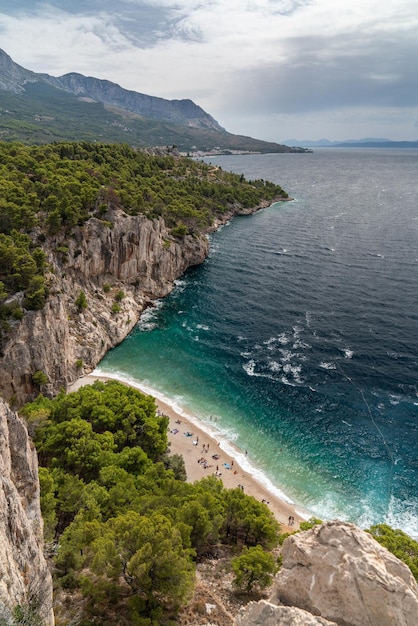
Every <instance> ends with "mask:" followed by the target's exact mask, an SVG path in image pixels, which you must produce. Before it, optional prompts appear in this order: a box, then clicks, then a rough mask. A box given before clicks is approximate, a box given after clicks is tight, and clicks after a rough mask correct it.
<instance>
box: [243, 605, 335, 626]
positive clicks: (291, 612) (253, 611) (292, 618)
mask: <svg viewBox="0 0 418 626" xmlns="http://www.w3.org/2000/svg"><path fill="white" fill-rule="evenodd" d="M236 625H237V626H337V625H336V623H335V622H330V621H328V620H327V619H324V618H323V617H317V616H315V615H312V614H311V613H307V612H306V611H303V610H302V609H297V608H295V607H294V606H277V605H274V604H272V603H271V602H266V601H265V600H261V601H260V602H250V604H248V605H247V606H246V608H245V609H244V610H242V612H241V613H240V615H238V617H237V620H236Z"/></svg>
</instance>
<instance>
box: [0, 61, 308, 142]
mask: <svg viewBox="0 0 418 626" xmlns="http://www.w3.org/2000/svg"><path fill="white" fill-rule="evenodd" d="M0 139H1V140H3V141H23V142H25V143H46V142H51V141H61V140H78V141H80V140H87V141H94V140H96V141H102V142H124V143H130V144H132V145H137V146H138V147H142V146H150V145H176V146H177V147H178V149H179V150H181V151H203V152H206V151H215V152H216V151H219V152H225V151H248V152H303V151H304V150H303V149H297V148H292V147H289V146H285V145H281V144H277V143H273V142H266V141H261V140H258V139H253V138H251V137H244V136H241V135H233V134H231V133H228V132H227V131H226V130H225V129H224V128H222V127H221V126H220V125H219V124H218V122H217V121H216V120H215V119H214V118H213V117H212V116H211V115H209V114H208V113H206V112H205V111H204V110H203V109H202V108H201V107H199V106H198V105H196V104H195V103H194V102H192V100H165V99H164V98H157V97H154V96H148V95H145V94H142V93H137V92H135V91H129V90H127V89H123V88H122V87H120V86H119V85H117V84H116V83H112V82H110V81H108V80H100V79H98V78H93V77H86V76H83V75H82V74H76V73H70V74H65V75H64V76H60V77H54V76H50V75H48V74H39V73H36V72H32V71H30V70H27V69H25V68H23V67H21V66H20V65H18V64H17V63H15V62H14V61H13V60H12V59H11V57H10V56H9V55H8V54H6V52H4V51H3V50H1V49H0Z"/></svg>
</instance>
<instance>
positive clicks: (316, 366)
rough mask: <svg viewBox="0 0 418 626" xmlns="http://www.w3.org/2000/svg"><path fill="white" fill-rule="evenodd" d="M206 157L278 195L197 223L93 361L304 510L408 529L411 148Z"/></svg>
mask: <svg viewBox="0 0 418 626" xmlns="http://www.w3.org/2000/svg"><path fill="white" fill-rule="evenodd" d="M210 161H211V162H212V163H214V164H217V165H219V166H221V167H222V168H223V169H225V170H233V171H235V172H237V173H239V174H240V173H243V174H244V175H245V176H246V178H248V179H256V178H263V179H268V180H272V181H274V182H276V183H279V184H280V185H281V186H282V187H283V188H284V189H286V191H287V192H288V193H289V194H290V195H291V196H292V197H293V198H294V201H292V202H288V203H278V204H274V205H272V206H271V207H270V208H268V209H265V210H263V211H260V212H258V213H257V214H255V215H253V216H249V217H239V218H235V219H234V220H232V221H231V222H230V223H229V224H228V225H226V226H224V227H223V228H221V229H220V230H219V231H218V232H216V233H214V234H213V235H211V252H210V255H209V258H208V259H207V260H206V261H205V263H203V264H202V265H201V266H200V267H197V268H194V269H192V270H189V271H188V272H187V273H186V275H185V276H184V277H183V278H182V279H181V280H180V281H178V284H177V287H176V289H175V290H174V292H173V293H172V294H171V295H170V296H168V297H167V298H165V299H164V300H162V301H161V302H159V303H158V306H157V307H156V308H155V309H152V310H149V311H147V313H146V314H145V315H144V316H143V318H142V319H141V321H140V323H139V325H138V327H137V328H136V329H135V331H134V332H133V333H132V334H131V335H130V336H129V337H128V338H127V339H126V340H125V341H124V342H123V343H122V344H121V345H120V346H118V347H117V348H115V349H114V350H112V351H111V352H110V353H109V354H108V355H107V356H106V357H105V359H104V360H103V361H102V362H101V363H100V366H99V368H98V370H97V371H98V372H100V373H108V374H112V375H117V376H120V377H124V378H125V379H128V380H130V381H136V382H137V383H139V384H142V385H143V386H145V387H147V388H148V389H150V390H152V391H153V393H155V394H157V395H159V396H164V397H165V399H166V400H169V401H170V402H172V403H173V404H175V405H176V406H177V408H178V409H180V410H181V409H182V408H183V409H185V410H187V411H189V412H192V413H194V414H195V415H196V416H197V417H198V418H199V419H200V420H202V421H203V423H204V424H206V426H207V427H208V428H211V429H212V430H215V431H216V433H217V436H219V437H223V439H224V440H225V441H229V442H232V443H233V444H234V445H235V446H237V447H238V448H239V449H240V450H241V451H244V450H247V451H248V456H247V457H245V459H246V460H247V462H248V463H251V464H252V466H253V467H254V468H257V471H258V472H259V473H260V475H261V476H262V477H264V479H265V480H270V481H272V483H273V484H275V485H277V486H278V487H280V488H281V489H282V491H283V492H284V493H285V494H286V495H287V496H288V497H289V498H290V499H291V500H292V501H294V502H295V503H296V504H299V505H300V506H301V507H304V508H305V509H306V510H308V511H309V512H310V513H313V514H315V515H317V516H319V517H321V518H324V519H332V518H336V517H338V518H342V519H348V520H351V521H354V522H356V523H357V524H359V525H360V526H363V527H367V526H369V525H371V524H373V523H380V522H387V523H389V524H391V525H392V526H394V527H396V528H402V529H403V530H405V531H406V532H408V533H410V534H411V535H413V536H418V495H417V485H418V437H417V434H418V390H417V371H418V368H417V365H418V332H417V330H418V325H417V321H418V312H417V311H418V308H417V269H418V205H417V202H416V190H417V186H416V181H417V179H418V178H417V174H418V150H392V149H386V150H384V149H380V150H377V149H376V150H369V149H362V150H357V149H318V150H316V151H315V152H314V153H313V154H271V155H240V156H220V157H216V158H213V157H212V158H211V159H210Z"/></svg>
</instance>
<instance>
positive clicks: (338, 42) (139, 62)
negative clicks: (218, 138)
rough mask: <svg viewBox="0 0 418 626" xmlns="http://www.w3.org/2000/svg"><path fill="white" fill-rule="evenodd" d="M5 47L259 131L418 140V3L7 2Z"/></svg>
mask: <svg viewBox="0 0 418 626" xmlns="http://www.w3.org/2000/svg"><path fill="white" fill-rule="evenodd" d="M0 47H1V48H3V50H5V52H7V53H8V54H9V55H10V56H11V57H12V58H13V60H14V61H16V62H17V63H19V64H20V65H22V66H23V67H25V68H27V69H30V70H33V71H35V72H45V73H48V74H52V75H54V76H60V75H62V74H65V73H67V72H80V73H81V74H85V75H87V76H95V77H97V78H105V79H108V80H111V81H113V82H116V83H118V84H119V85H121V86H122V87H124V88H126V89H132V90H135V91H138V92H141V93H145V94H149V95H152V96H160V97H163V98H168V99H180V98H191V99H192V100H193V101H194V102H196V104H199V105H200V106H201V107H202V108H203V109H205V111H207V112H208V113H210V114H211V115H212V116H213V117H214V118H215V119H216V120H217V121H218V122H219V123H220V124H221V126H223V127H224V128H226V129H227V130H228V131H230V132H233V133H236V134H243V135H250V136H252V137H256V138H258V139H265V140H270V141H284V140H286V139H290V138H296V139H319V138H322V137H326V138H328V139H331V140H343V139H356V138H362V137H387V138H389V139H394V140H403V139H404V140H412V139H418V69H417V68H418V3H417V0H251V1H250V0H51V1H50V2H38V1H37V0H1V3H0Z"/></svg>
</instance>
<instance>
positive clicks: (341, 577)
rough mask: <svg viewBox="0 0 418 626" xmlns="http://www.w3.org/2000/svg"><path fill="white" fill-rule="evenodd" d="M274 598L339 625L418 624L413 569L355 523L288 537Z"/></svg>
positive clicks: (329, 525)
mask: <svg viewBox="0 0 418 626" xmlns="http://www.w3.org/2000/svg"><path fill="white" fill-rule="evenodd" d="M282 557H283V562H282V567H281V569H280V572H279V573H278V575H277V576H276V579H275V582H274V586H273V591H272V594H271V597H270V601H271V602H272V603H275V604H280V603H282V604H285V605H289V606H297V607H300V608H302V609H305V610H307V611H309V612H310V613H313V614H315V615H321V616H322V617H325V618H326V619H329V620H331V621H335V622H336V623H337V624H338V625H339V626H394V625H395V624H396V626H416V625H417V624H418V586H417V583H416V581H415V579H414V578H413V576H412V574H411V571H410V570H409V568H408V567H407V566H406V565H405V564H404V563H402V562H401V561H400V560H399V559H397V558H396V557H395V556H394V555H393V554H391V553H390V552H388V551H387V550H386V548H384V547H383V546H381V545H380V544H379V543H378V542H377V541H375V540H374V539H373V538H372V537H371V536H370V535H369V534H367V533H366V532H364V531H362V530H360V529H359V528H357V527H356V526H354V524H349V523H345V522H338V521H333V522H327V523H324V524H322V525H321V526H316V527H314V528H312V529H311V530H309V531H306V532H302V533H297V534H295V535H292V536H290V537H288V538H287V539H286V541H285V542H284V544H283V549H282Z"/></svg>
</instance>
